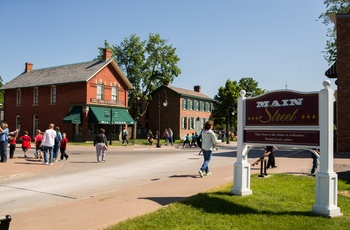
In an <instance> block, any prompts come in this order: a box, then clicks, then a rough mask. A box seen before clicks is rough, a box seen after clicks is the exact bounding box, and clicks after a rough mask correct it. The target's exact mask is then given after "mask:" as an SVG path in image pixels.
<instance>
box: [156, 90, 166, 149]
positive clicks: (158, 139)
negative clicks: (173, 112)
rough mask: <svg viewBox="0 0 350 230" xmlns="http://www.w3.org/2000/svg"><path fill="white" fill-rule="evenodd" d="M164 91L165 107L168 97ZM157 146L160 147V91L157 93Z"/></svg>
mask: <svg viewBox="0 0 350 230" xmlns="http://www.w3.org/2000/svg"><path fill="white" fill-rule="evenodd" d="M163 91H164V95H165V97H164V101H163V106H164V107H167V105H168V99H167V96H166V92H165V90H163ZM157 148H160V92H159V94H158V136H157Z"/></svg>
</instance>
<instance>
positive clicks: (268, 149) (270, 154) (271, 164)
mask: <svg viewBox="0 0 350 230" xmlns="http://www.w3.org/2000/svg"><path fill="white" fill-rule="evenodd" d="M275 150H278V148H277V147H276V146H266V148H265V154H264V156H265V157H266V156H268V157H269V159H268V160H267V166H266V168H267V169H269V168H277V166H276V162H275V155H274V151H275Z"/></svg>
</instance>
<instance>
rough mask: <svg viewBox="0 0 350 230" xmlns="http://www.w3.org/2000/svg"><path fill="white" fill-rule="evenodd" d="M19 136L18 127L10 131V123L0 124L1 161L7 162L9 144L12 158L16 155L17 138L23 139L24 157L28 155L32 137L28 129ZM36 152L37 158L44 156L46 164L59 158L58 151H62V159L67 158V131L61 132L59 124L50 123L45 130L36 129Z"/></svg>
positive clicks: (50, 163)
mask: <svg viewBox="0 0 350 230" xmlns="http://www.w3.org/2000/svg"><path fill="white" fill-rule="evenodd" d="M18 136H19V130H18V129H16V130H14V131H12V132H9V129H8V124H7V123H5V122H4V123H2V124H1V126H0V155H1V159H0V161H1V162H3V163H4V162H7V146H8V144H9V145H10V154H9V155H10V159H12V158H13V157H14V153H15V149H16V144H17V139H19V140H20V141H22V146H21V147H22V150H23V153H24V158H27V157H28V150H29V149H30V148H31V142H32V138H31V137H30V136H29V135H28V131H26V130H25V131H24V132H23V135H22V136H20V137H18ZM33 140H34V143H35V152H34V156H35V157H36V158H37V159H42V158H44V164H49V165H52V164H53V162H55V161H57V159H58V151H60V153H61V156H60V160H63V159H64V158H65V159H66V160H67V159H68V157H69V155H68V154H67V153H66V149H67V146H68V139H67V137H66V133H61V132H60V128H59V127H58V126H56V127H55V125H54V124H50V125H49V128H48V129H47V130H46V131H45V132H41V130H40V129H37V130H36V135H35V137H34V139H33Z"/></svg>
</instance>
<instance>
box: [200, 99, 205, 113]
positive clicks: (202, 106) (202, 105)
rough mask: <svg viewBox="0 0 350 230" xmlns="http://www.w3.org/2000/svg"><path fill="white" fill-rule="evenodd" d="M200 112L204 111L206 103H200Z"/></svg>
mask: <svg viewBox="0 0 350 230" xmlns="http://www.w3.org/2000/svg"><path fill="white" fill-rule="evenodd" d="M199 111H204V102H203V101H201V102H199Z"/></svg>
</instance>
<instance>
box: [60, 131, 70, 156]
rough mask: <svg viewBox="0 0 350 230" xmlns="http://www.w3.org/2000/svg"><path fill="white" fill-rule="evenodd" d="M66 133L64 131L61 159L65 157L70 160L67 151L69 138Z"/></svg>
mask: <svg viewBox="0 0 350 230" xmlns="http://www.w3.org/2000/svg"><path fill="white" fill-rule="evenodd" d="M66 136H67V135H66V133H62V140H61V145H60V152H61V160H63V157H65V158H66V160H68V157H69V156H68V154H67V153H66V149H67V146H68V139H67V137H66Z"/></svg>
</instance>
